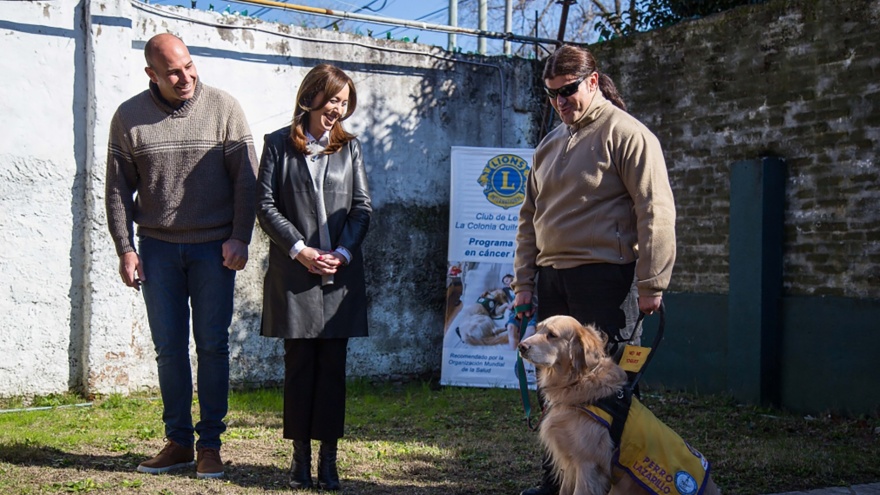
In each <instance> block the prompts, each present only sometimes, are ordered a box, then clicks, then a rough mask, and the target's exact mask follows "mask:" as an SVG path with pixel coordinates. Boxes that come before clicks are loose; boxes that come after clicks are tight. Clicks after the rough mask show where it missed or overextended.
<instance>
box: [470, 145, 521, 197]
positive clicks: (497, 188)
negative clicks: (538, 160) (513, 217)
mask: <svg viewBox="0 0 880 495" xmlns="http://www.w3.org/2000/svg"><path fill="white" fill-rule="evenodd" d="M528 176H529V165H528V163H526V161H525V160H523V159H522V158H520V157H518V156H516V155H498V156H496V157H494V158H492V159H490V160H489V162H488V163H486V166H485V167H483V173H482V174H481V175H480V178H479V179H477V182H479V184H480V185H481V186H483V194H485V195H486V199H488V200H489V202H490V203H492V204H493V205H495V206H500V207H502V208H504V209H505V210H506V209H508V208H512V207H514V206H519V205H521V204H522V202H523V200H524V199H525V197H526V178H527V177H528Z"/></svg>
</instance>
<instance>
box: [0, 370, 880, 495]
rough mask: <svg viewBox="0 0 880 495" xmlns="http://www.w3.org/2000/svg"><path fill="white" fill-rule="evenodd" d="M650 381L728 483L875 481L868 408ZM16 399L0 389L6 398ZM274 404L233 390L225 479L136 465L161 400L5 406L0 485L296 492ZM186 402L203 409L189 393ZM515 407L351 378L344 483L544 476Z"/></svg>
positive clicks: (435, 486) (425, 483)
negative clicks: (689, 390)
mask: <svg viewBox="0 0 880 495" xmlns="http://www.w3.org/2000/svg"><path fill="white" fill-rule="evenodd" d="M644 395H645V397H644V401H643V402H645V404H646V405H647V406H648V407H649V408H651V410H653V411H654V412H655V414H656V415H657V416H658V417H660V418H661V419H663V420H664V421H665V422H666V423H667V424H669V425H670V426H671V427H672V428H673V429H675V430H676V431H678V432H679V433H680V434H681V435H682V436H683V437H684V438H685V439H686V440H688V441H689V442H690V443H691V444H693V445H694V446H695V447H697V448H698V449H700V450H701V451H702V452H703V454H705V455H706V456H707V457H708V458H709V459H710V460H711V461H712V463H713V472H714V476H715V480H716V482H717V483H718V485H719V486H720V487H721V488H722V490H723V491H724V493H726V494H741V495H748V494H766V493H776V492H784V491H793V490H806V489H811V488H821V487H827V486H838V485H841V486H844V485H850V484H860V483H871V482H877V481H880V463H878V462H877V461H878V459H880V418H878V417H876V416H871V417H861V418H840V417H835V416H831V415H825V416H821V417H815V418H814V417H803V416H801V415H792V414H786V413H784V412H782V411H776V410H769V409H764V408H758V407H754V406H743V405H738V404H736V403H735V402H733V401H732V400H730V399H729V398H724V397H715V396H694V395H689V394H684V393H678V392H657V391H648V392H646V393H645V394H644ZM533 400H534V396H533ZM76 402H83V400H82V399H81V398H77V397H70V396H62V397H48V398H40V399H39V400H38V401H36V402H35V403H32V404H28V408H32V407H34V406H57V405H65V404H71V403H76ZM23 406H24V404H23V403H21V402H16V401H9V400H7V401H3V402H0V407H2V408H3V409H4V410H9V409H15V408H23ZM281 408H282V400H281V391H280V390H278V389H263V390H254V391H242V392H233V394H232V395H231V397H230V411H229V415H228V416H227V423H228V427H229V428H228V430H227V432H226V433H225V435H224V437H223V440H224V446H223V450H222V454H223V458H224V461H225V462H226V464H227V469H226V475H227V476H226V477H225V479H223V480H197V479H196V477H195V471H194V470H182V471H177V472H175V473H172V474H168V475H160V476H152V475H145V474H140V473H136V472H135V467H136V466H137V464H138V463H139V462H141V461H142V460H144V459H146V458H148V457H150V456H152V455H154V454H155V453H156V452H158V450H159V449H160V448H161V447H162V445H163V438H162V437H163V429H162V425H161V419H160V418H161V401H159V400H158V399H156V398H154V397H148V396H141V397H121V396H118V395H112V396H108V397H102V398H98V399H96V400H95V401H94V402H93V403H92V404H91V405H90V406H86V407H56V408H52V409H49V410H36V411H17V412H4V413H0V493H2V494H20V493H21V494H28V493H108V494H110V493H113V494H115V493H138V494H160V495H171V494H213V493H217V494H220V493H223V494H226V493H229V494H255V493H274V492H278V491H286V492H290V493H293V492H292V491H291V490H290V489H288V488H287V483H286V480H287V476H286V469H287V467H288V466H289V463H290V455H291V445H290V442H289V441H285V440H283V439H281ZM193 412H194V415H195V417H198V416H197V415H198V405H197V404H194V407H193ZM522 416H523V412H522V406H521V404H520V402H519V392H518V391H516V390H501V389H477V388H457V387H442V388H441V387H437V386H435V385H433V384H429V383H427V382H414V383H409V384H406V385H402V386H393V385H372V384H369V383H367V382H363V381H355V382H352V383H351V384H350V385H349V395H348V408H347V422H346V436H345V438H344V439H343V440H342V441H341V443H340V452H339V471H340V477H341V479H342V484H343V492H344V493H348V494H357V495H378V494H425V495H441V494H442V495H448V494H461V495H470V494H473V495H476V494H498V495H501V494H505V495H512V494H517V493H519V491H520V490H522V489H523V488H526V487H528V486H531V485H533V484H534V483H535V482H536V481H537V480H538V479H539V477H540V448H539V446H538V442H537V436H536V434H535V433H534V432H532V431H530V430H529V429H528V428H527V427H526V425H525V422H524V421H523V419H522ZM315 450H317V449H315ZM303 493H306V492H303Z"/></svg>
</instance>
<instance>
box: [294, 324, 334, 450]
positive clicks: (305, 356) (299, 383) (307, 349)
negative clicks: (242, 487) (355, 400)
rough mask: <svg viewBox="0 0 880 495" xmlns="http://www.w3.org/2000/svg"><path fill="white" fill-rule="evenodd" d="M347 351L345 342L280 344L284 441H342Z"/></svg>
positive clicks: (306, 340)
mask: <svg viewBox="0 0 880 495" xmlns="http://www.w3.org/2000/svg"><path fill="white" fill-rule="evenodd" d="M347 348H348V339H286V340H285V341H284V438H287V439H289V440H301V441H305V440H322V441H333V440H337V439H339V438H342V435H343V431H344V427H345V359H346V356H347Z"/></svg>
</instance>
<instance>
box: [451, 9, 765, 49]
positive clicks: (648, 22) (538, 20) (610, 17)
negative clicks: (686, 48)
mask: <svg viewBox="0 0 880 495" xmlns="http://www.w3.org/2000/svg"><path fill="white" fill-rule="evenodd" d="M565 1H567V2H568V18H567V22H566V25H565V26H564V33H563V34H564V36H563V38H564V40H565V41H569V42H579V43H592V42H595V41H602V40H605V39H610V38H615V37H620V36H628V35H630V34H633V33H636V32H642V31H649V30H651V29H655V28H658V27H663V26H669V25H672V24H675V23H677V22H680V21H683V20H687V19H692V18H696V17H703V16H707V15H710V14H714V13H716V12H721V11H724V10H728V9H731V8H734V7H738V6H740V5H746V4H754V3H762V2H764V1H766V0H575V1H572V0H514V1H513V26H512V30H513V32H515V33H520V34H526V35H529V36H534V37H538V38H546V39H557V37H558V35H559V34H560V14H561V11H562V9H563V8H564V6H563V3H564V2H565ZM504 8H505V0H489V1H488V13H489V25H490V26H495V27H496V28H494V29H493V30H500V29H498V28H500V27H501V26H503V25H504V24H503V23H504ZM478 9H479V2H478V1H477V0H460V2H459V14H460V25H462V26H474V27H475V26H476V25H477V17H478V14H477V11H478ZM531 49H532V48H531V46H530V45H527V44H526V45H519V47H518V48H517V53H518V54H520V55H524V54H525V52H527V51H529V50H531Z"/></svg>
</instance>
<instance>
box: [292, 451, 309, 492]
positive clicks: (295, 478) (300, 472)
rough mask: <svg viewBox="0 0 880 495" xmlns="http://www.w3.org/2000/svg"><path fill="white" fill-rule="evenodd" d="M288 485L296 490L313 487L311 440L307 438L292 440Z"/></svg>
mask: <svg viewBox="0 0 880 495" xmlns="http://www.w3.org/2000/svg"><path fill="white" fill-rule="evenodd" d="M290 487H291V488H293V489H298V490H301V489H308V488H312V487H314V484H313V483H312V442H311V441H309V440H294V441H293V461H291V463H290Z"/></svg>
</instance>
